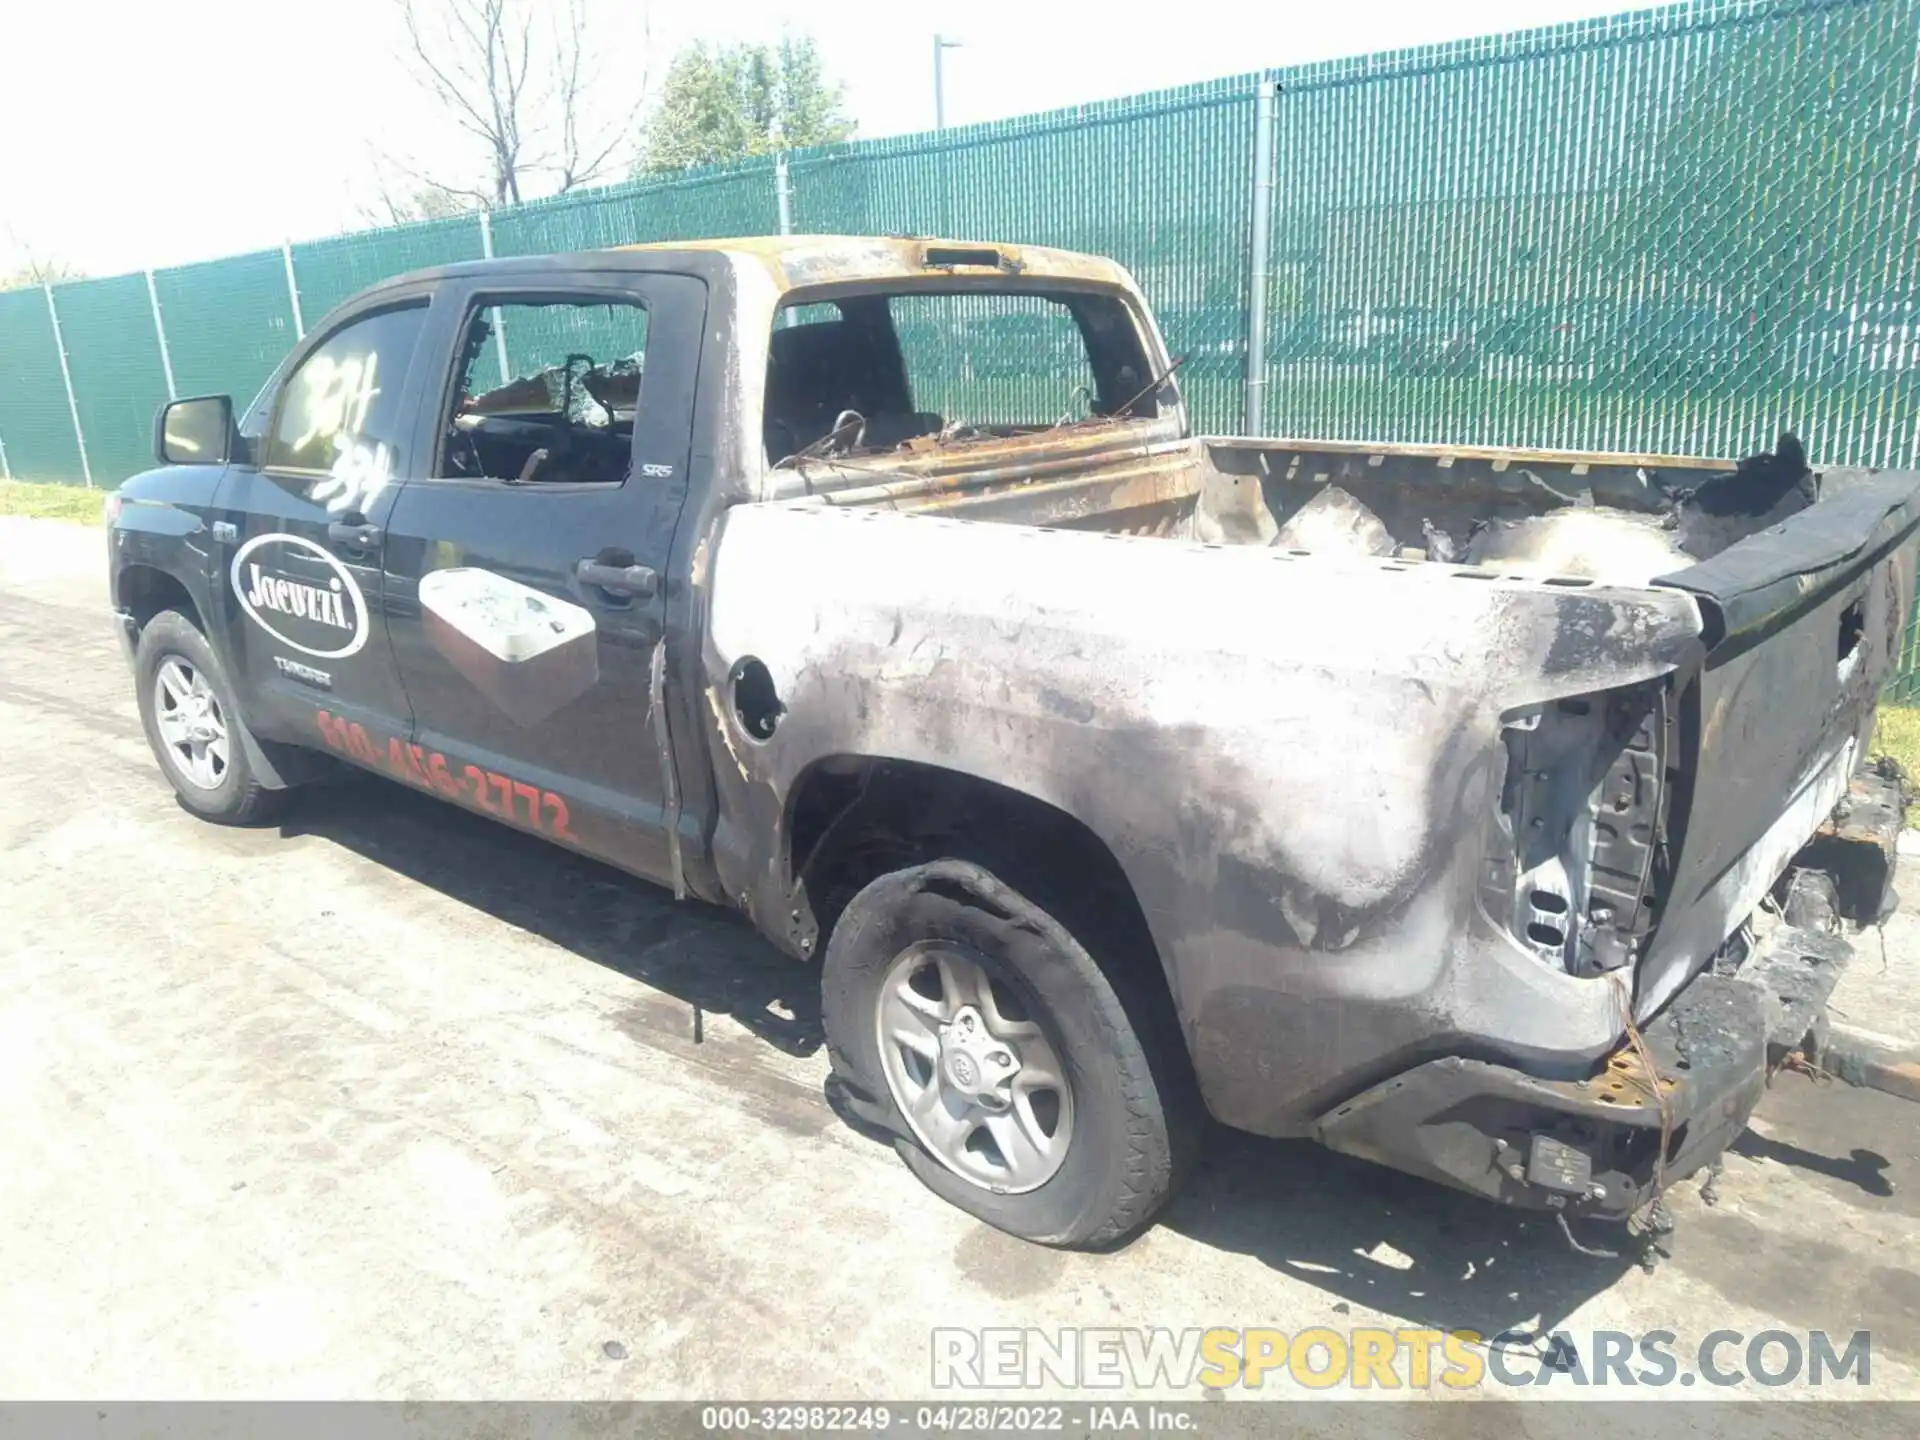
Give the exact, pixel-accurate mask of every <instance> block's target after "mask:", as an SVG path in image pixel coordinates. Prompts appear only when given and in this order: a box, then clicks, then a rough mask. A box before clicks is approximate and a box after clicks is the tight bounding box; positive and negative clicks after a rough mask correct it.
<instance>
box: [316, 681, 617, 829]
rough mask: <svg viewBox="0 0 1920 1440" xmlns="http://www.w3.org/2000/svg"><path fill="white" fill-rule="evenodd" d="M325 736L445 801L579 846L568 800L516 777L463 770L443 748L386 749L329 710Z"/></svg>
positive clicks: (402, 744) (401, 744)
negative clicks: (568, 809) (444, 753)
mask: <svg viewBox="0 0 1920 1440" xmlns="http://www.w3.org/2000/svg"><path fill="white" fill-rule="evenodd" d="M313 718H314V722H315V723H316V724H317V725H318V726H319V727H320V738H321V739H322V740H323V741H325V742H326V745H327V748H328V749H330V750H333V751H335V752H337V753H339V754H341V755H345V756H346V757H347V758H348V759H349V760H353V761H356V762H357V763H359V764H361V765H364V766H366V767H367V768H368V769H369V770H378V771H380V772H381V773H383V774H386V775H391V776H393V777H394V778H395V779H396V780H404V781H405V782H406V783H408V784H409V785H412V786H415V787H416V788H418V789H421V790H426V791H429V792H431V793H433V794H435V795H439V796H441V797H442V798H443V799H447V800H456V801H458V802H459V803H460V804H462V805H465V806H467V807H469V808H470V809H474V810H479V811H481V812H482V813H484V814H487V815H492V816H495V817H496V818H498V819H501V820H505V821H507V822H509V823H510V824H514V825H518V826H520V827H521V828H522V829H527V830H532V831H534V832H536V833H538V834H541V835H544V836H546V837H547V838H548V839H550V840H558V841H560V842H561V843H563V844H567V845H574V844H578V843H579V842H578V841H577V840H576V838H575V837H574V833H573V821H572V817H571V816H570V815H569V814H568V811H567V802H566V800H565V798H564V797H562V796H559V795H556V794H554V793H553V791H551V790H542V789H541V788H540V787H539V786H538V785H529V784H528V783H527V782H526V781H525V780H516V779H514V778H513V777H512V776H511V775H502V774H500V773H499V772H498V771H495V770H483V769H481V768H480V767H479V766H478V765H460V766H458V767H456V766H455V764H454V763H453V762H452V761H450V760H448V759H447V757H446V756H445V755H443V754H441V753H440V752H439V751H438V750H429V749H427V748H426V747H425V746H423V745H415V744H413V743H411V742H409V741H405V740H402V739H400V738H399V737H398V736H393V737H390V738H389V739H388V740H387V742H386V744H385V746H384V747H382V746H381V744H380V743H379V742H378V741H377V740H375V739H374V738H373V737H372V736H371V735H369V734H368V733H367V727H366V726H364V725H362V724H361V723H360V722H359V721H357V720H345V719H342V718H341V717H340V716H338V715H335V714H333V713H332V712H331V711H327V710H317V711H315V712H314V717H313Z"/></svg>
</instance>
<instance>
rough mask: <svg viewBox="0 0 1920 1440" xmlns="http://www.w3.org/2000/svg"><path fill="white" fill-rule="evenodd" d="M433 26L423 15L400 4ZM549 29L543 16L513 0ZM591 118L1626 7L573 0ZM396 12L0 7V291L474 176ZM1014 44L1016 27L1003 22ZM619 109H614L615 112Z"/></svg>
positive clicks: (1272, 58) (1175, 76) (1059, 84)
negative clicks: (782, 53)
mask: <svg viewBox="0 0 1920 1440" xmlns="http://www.w3.org/2000/svg"><path fill="white" fill-rule="evenodd" d="M416 3H417V4H419V5H421V6H423V7H426V8H429V9H430V8H431V7H432V6H434V5H435V4H438V3H441V0H416ZM524 3H527V4H529V5H531V6H533V7H534V8H535V9H536V10H537V11H539V12H540V13H541V15H542V18H543V19H544V20H545V21H547V22H548V23H550V22H551V20H552V18H553V12H555V11H556V10H560V9H563V8H564V6H565V4H566V0H524ZM576 3H584V4H585V5H586V6H587V15H588V19H589V34H590V36H591V37H592V46H591V49H592V53H593V55H594V56H595V58H596V59H597V61H598V62H599V64H600V66H601V76H602V86H603V93H604V94H605V95H606V96H607V97H608V98H607V99H606V101H605V102H604V113H605V114H613V113H617V112H620V111H624V110H625V109H626V108H627V107H629V106H630V105H632V104H633V103H634V98H635V97H636V96H638V95H639V94H640V92H641V88H642V86H643V85H648V86H650V87H651V89H652V90H653V91H655V92H657V90H658V86H659V81H660V77H661V76H662V75H663V74H664V72H665V70H666V68H667V65H668V63H669V61H670V60H671V58H672V56H673V54H674V53H675V52H676V51H677V50H679V49H680V48H681V47H683V46H684V45H686V44H689V43H691V42H693V41H695V40H700V39H705V40H712V41H721V42H726V41H740V40H772V39H776V38H778V37H779V35H780V34H781V33H782V32H783V31H790V32H793V33H800V34H810V35H811V36H813V38H814V39H815V40H816V41H817V42H818V45H819V48H820V52H821V56H822V58H823V60H824V62H825V64H826V66H827V68H828V70H829V72H830V73H831V74H832V75H833V76H834V78H836V79H838V80H839V81H840V82H841V83H842V84H843V85H844V87H845V98H846V105H847V109H848V111H849V113H850V114H851V115H852V116H853V118H854V119H855V121H856V122H857V124H858V127H859V134H860V135H862V136H867V137H878V136H885V135H897V134H902V133H906V132H910V131H915V130H926V129H931V128H932V126H933V123H934V102H933V60H932V56H933V41H934V32H935V31H936V30H941V31H943V32H944V33H945V34H946V35H947V36H948V37H949V38H952V39H957V40H958V41H960V42H961V43H960V45H959V47H958V48H956V49H950V50H948V51H946V52H945V72H946V76H945V78H946V87H945V88H946V110H947V117H946V118H947V123H948V124H949V125H962V124H968V123H971V122H975V121H982V120H997V119H1001V118H1004V117H1006V116H1009V115H1019V114H1026V113H1029V112H1032V111H1036V110H1049V109H1054V108H1056V107H1059V106H1064V105H1076V104H1081V103H1084V102H1087V101H1091V100H1102V99H1109V98H1112V97H1114V96H1120V95H1127V94H1132V93H1134V92H1137V91H1141V90H1152V89H1160V88H1163V87H1166V86H1171V85H1183V84H1188V83H1191V82H1193V81H1198V80H1208V79H1213V78H1215V77H1217V76H1221V75H1233V74H1240V73H1244V72H1246V71H1249V70H1255V69H1264V68H1267V67H1272V66H1281V65H1292V64H1298V63H1301V62H1305V61H1312V60H1323V59H1330V58H1333V57H1336V56H1344V55H1358V54H1364V53H1366V52H1368V51H1372V50H1385V49H1398V48H1401V47H1404V46H1409V45H1422V44H1430V43H1433V42H1437V41H1443V40H1452V39H1459V38H1463V37H1466V36H1472V35H1482V34H1491V33H1495V32H1499V31H1504V30H1513V29H1520V28H1524V27H1527V26H1534V25H1546V24H1552V23H1556V22H1559V21H1564V20H1573V19H1580V18H1585V17H1588V16H1593V15H1601V14H1607V13H1609V12H1612V11H1616V10H1621V9H1627V8H1631V4H1630V0H1447V3H1434V0H1318V3H1312V4H1297V3H1287V0H1264V3H1262V0H1179V3H1177V4H1168V3H1166V0H1103V3H1101V4H1099V5H1090V4H1087V3H1085V0H1025V3H1022V4H1017V5H1011V6H1005V7H979V6H957V7H954V8H953V10H952V11H951V15H952V18H951V19H946V18H943V16H942V12H941V8H940V7H937V6H932V7H922V6H911V5H902V4H900V3H899V0H832V3H828V0H815V3H813V4H792V3H783V0H709V3H707V4H703V5H695V4H687V3H685V0H675V3H672V4H658V3H655V4H651V5H649V4H646V3H644V0H576ZM399 6H400V0H109V3H94V4H81V3H66V4H46V3H36V0H0V272H4V271H7V270H10V269H13V268H15V267H16V266H17V265H19V264H20V263H21V262H22V261H23V259H25V258H26V257H27V256H29V255H30V256H32V257H34V258H38V259H42V260H46V259H57V260H60V261H64V262H66V263H68V264H70V265H74V266H78V267H79V268H81V269H82V270H84V271H85V272H86V273H88V274H92V275H109V274H116V273H121V272H125V271H130V270H138V269H141V268H143V267H148V266H165V265H174V264H183V263H186V262H189V261H194V260H206V259H213V258H215V257H218V256H221V255H226V254H232V253H236V252H239V251H243V250H254V249H264V248H267V247H270V246H277V245H279V244H280V243H281V242H282V241H283V240H308V239H316V238H319V237H322V236H326V235H332V234H337V233H339V232H341V231H343V230H353V229H361V228H364V227H366V226H367V225H368V224H370V223H372V221H371V219H370V215H371V213H373V212H375V211H377V209H378V205H379V197H380V195H381V193H382V190H383V188H384V189H386V190H387V191H390V192H395V193H405V192H406V191H408V190H410V189H412V188H416V187H414V185H413V184H412V182H410V181H408V179H407V178H406V175H405V173H404V168H405V167H411V168H412V169H414V170H416V171H417V172H420V173H425V174H431V175H433V176H434V177H435V178H445V179H447V180H448V181H449V182H450V183H451V182H453V181H466V180H471V179H477V178H478V177H479V176H480V175H482V174H484V161H483V160H482V159H480V158H479V157H477V156H476V155H474V153H473V152H472V151H471V149H470V148H469V146H468V145H467V144H464V143H463V142H462V140H461V138H460V136H459V134H458V132H457V131H455V130H454V129H452V127H451V126H450V124H449V122H448V121H447V119H446V117H445V115H444V112H442V111H441V110H440V109H439V108H438V107H437V106H436V105H435V104H434V103H433V102H431V101H429V100H428V99H426V98H425V97H424V96H423V95H422V94H421V92H420V91H419V89H418V87H417V86H416V85H415V83H414V81H413V80H412V79H411V78H410V76H409V72H408V69H407V67H406V64H405V63H404V61H403V58H402V53H403V51H404V48H405V30H404V27H403V25H402V22H401V17H400V8H399ZM1016 21H1017V22H1018V23H1017V24H1016V23H1015V22H1016ZM616 93H617V99H616V98H615V96H616Z"/></svg>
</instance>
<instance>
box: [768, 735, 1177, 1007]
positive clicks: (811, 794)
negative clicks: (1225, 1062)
mask: <svg viewBox="0 0 1920 1440" xmlns="http://www.w3.org/2000/svg"><path fill="white" fill-rule="evenodd" d="M787 833H788V836H789V850H788V858H789V868H788V872H787V873H788V876H789V878H790V883H791V886H792V902H793V903H792V905H791V907H790V909H791V911H792V913H793V915H794V919H795V926H796V936H795V938H796V941H797V946H798V948H799V949H800V950H801V951H802V952H803V953H806V954H811V955H822V954H824V953H825V951H826V945H827V941H828V940H829V939H830V938H831V936H832V933H833V926H834V923H835V922H836V921H837V920H838V919H839V918H840V914H841V912H842V911H843V910H845V909H846V907H847V903H848V902H849V901H850V900H852V899H853V897H854V896H855V895H856V894H858V893H859V892H860V890H861V889H862V888H863V887H864V886H865V885H866V884H867V883H868V882H869V881H872V880H875V879H877V878H879V877H880V876H881V875H884V874H887V873H888V872H889V871H893V870H900V869H904V868H905V867H907V866H909V865H917V864H921V863H923V862H925V861H928V860H936V859H941V858H945V857H949V856H951V857H955V858H960V859H968V860H973V861H975V862H977V863H980V864H983V865H985V866H986V867H987V868H989V869H991V870H993V872H994V873H995V874H997V875H998V876H999V877H1000V878H1001V879H1002V880H1004V881H1005V882H1006V883H1007V884H1009V885H1011V886H1013V887H1014V888H1015V889H1016V890H1019V891H1021V892H1023V893H1024V894H1026V895H1027V896H1028V897H1029V898H1030V899H1032V900H1033V901H1034V902H1035V903H1036V904H1038V905H1040V906H1041V907H1042V908H1044V909H1045V910H1047V911H1048V912H1049V913H1050V914H1052V915H1053V916H1054V917H1055V918H1056V919H1058V920H1059V921H1060V922H1061V923H1062V924H1063V925H1065V926H1066V927H1067V928H1068V929H1069V930H1070V931H1072V932H1073V934H1074V936H1075V938H1076V939H1078V940H1079V941H1080V942H1081V943H1082V944H1083V945H1085V946H1086V948H1087V950H1088V952H1089V953H1090V954H1092V955H1093V957H1094V959H1095V961H1096V962H1097V963H1099V965H1100V966H1101V968H1102V969H1103V970H1105V971H1106V972H1107V974H1108V978H1109V979H1110V980H1112V981H1113V982H1114V983H1115V984H1116V987H1118V986H1119V985H1120V982H1121V980H1122V979H1123V977H1124V978H1125V979H1127V980H1129V981H1131V982H1133V983H1132V984H1129V985H1128V987H1127V988H1129V989H1133V990H1135V991H1136V993H1141V992H1142V991H1143V992H1144V993H1143V994H1142V998H1143V999H1144V1000H1145V1001H1146V1002H1147V1003H1148V1004H1149V1005H1150V1006H1151V1007H1152V1009H1153V1010H1155V1011H1157V1012H1158V1013H1159V1015H1160V1016H1161V1017H1164V1018H1165V1019H1166V1020H1170V1021H1171V1020H1175V1019H1176V1018H1177V1017H1176V1014H1175V1007H1174V1001H1173V995H1172V991H1171V989H1170V987H1169V986H1168V983H1167V975H1166V971H1165V969H1164V967H1163V966H1162V964H1161V962H1160V956H1159V951H1158V949H1157V948H1156V947H1155V945H1154V943H1153V936H1152V933H1151V931H1150V930H1149V929H1148V927H1147V921H1146V915H1145V914H1144V912H1143V911H1142V910H1141V908H1140V902H1139V900H1138V898H1137V897H1136V896H1135V895H1134V892H1133V886H1132V884H1131V883H1130V882H1129V881H1128V879H1127V876H1126V872H1125V871H1124V870H1122V869H1121V868H1120V862H1119V861H1118V860H1117V859H1116V858H1115V857H1114V854H1113V851H1112V850H1110V849H1109V848H1108V847H1107V844H1106V842H1105V841H1103V840H1102V839H1101V838H1100V837H1099V836H1098V835H1096V834H1094V832H1093V831H1092V830H1090V829H1088V828H1087V826H1086V825H1085V824H1084V823H1083V822H1081V821H1080V820H1078V819H1076V818H1075V817H1074V816H1072V815H1069V814H1068V813H1067V812H1066V811H1064V810H1061V809H1059V808H1058V807H1057V806H1054V805H1051V804H1048V803H1047V802H1046V801H1044V800H1039V799H1036V798H1035V797H1034V796H1032V795H1028V794H1025V793H1024V792H1022V791H1019V790H1013V789H1010V788H1008V787H1007V786H1004V785H998V784H995V783H994V782H993V781H990V780H983V779H981V778H979V777H978V776H975V775H965V774H962V773H960V772H958V771H954V770H944V769H941V768H940V767H938V766H933V765H918V764H914V763H911V762H908V761H900V760H879V759H874V758H871V757H865V756H836V757H833V758H832V759H829V760H823V761H820V762H818V763H816V764H815V765H813V766H812V767H811V768H810V769H808V770H807V772H806V773H805V774H803V775H802V776H801V778H800V781H799V783H798V784H796V785H795V787H794V791H793V796H792V801H791V804H790V805H789V808H788V831H787Z"/></svg>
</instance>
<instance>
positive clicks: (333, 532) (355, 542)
mask: <svg viewBox="0 0 1920 1440" xmlns="http://www.w3.org/2000/svg"><path fill="white" fill-rule="evenodd" d="M385 534H386V532H385V531H384V530H382V529H381V528H380V527H379V526H378V525H366V524H360V525H352V524H349V523H348V522H346V521H345V520H329V521H328V522H327V539H329V540H331V541H332V542H333V543H334V544H336V545H342V546H345V547H346V548H347V549H349V550H373V549H376V548H378V546H379V544H380V540H381V537H382V536H384V535H385Z"/></svg>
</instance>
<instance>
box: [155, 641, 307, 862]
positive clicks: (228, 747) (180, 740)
mask: <svg viewBox="0 0 1920 1440" xmlns="http://www.w3.org/2000/svg"><path fill="white" fill-rule="evenodd" d="M133 671H134V688H135V693H136V695H137V697H138V699H139V704H140V723H141V725H142V726H143V727H144V728H145V729H146V732H147V743H148V744H149V745H151V746H152V747H153V753H154V756H155V758H157V759H158V760H159V762H160V769H161V772H162V773H163V774H165V775H166V777H167V780H168V782H169V783H170V784H171V785H172V786H173V789H174V793H175V794H176V795H178V796H179V797H180V803H181V804H182V805H184V806H186V807H187V809H189V810H191V811H192V812H193V813H194V814H196V815H198V816H200V817H201V818H202V819H204V820H212V821H214V822H216V823H218V824H222V825H253V824H259V823H261V822H263V821H266V820H270V819H272V818H273V816H275V815H276V814H278V813H279V811H280V808H281V805H282V804H283V802H284V801H285V799H286V791H284V790H270V789H268V788H267V787H266V786H264V785H262V784H261V783H260V781H259V779H258V777H256V776H255V775H254V773H253V767H252V765H251V764H249V763H248V760H247V751H246V746H245V744H244V743H243V742H242V740H241V726H242V724H243V722H242V720H241V718H240V707H239V705H238V704H237V703H236V701H235V700H234V697H233V687H232V685H230V684H229V683H228V682H227V676H226V672H225V671H224V670H223V669H222V668H221V666H220V660H219V657H218V656H216V655H215V654H214V653H213V647H212V646H211V645H209V644H208V643H207V638H206V636H204V635H202V634H201V633H200V632H199V631H198V630H197V629H195V628H194V625H193V622H192V621H191V620H189V619H187V617H186V616H184V615H182V614H180V613H179V612H178V611H175V610H162V611H161V612H160V613H159V614H158V615H155V616H154V617H153V618H152V619H151V620H149V621H148V622H147V623H146V625H145V626H143V627H142V628H141V631H140V644H139V646H138V647H137V648H136V650H135V651H134V662H133Z"/></svg>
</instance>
